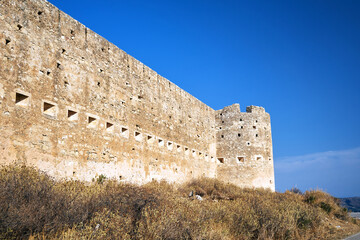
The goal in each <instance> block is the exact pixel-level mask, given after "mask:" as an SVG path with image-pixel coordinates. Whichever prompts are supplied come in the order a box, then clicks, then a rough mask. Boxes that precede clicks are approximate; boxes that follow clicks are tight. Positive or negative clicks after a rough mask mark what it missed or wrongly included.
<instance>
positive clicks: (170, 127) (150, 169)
mask: <svg viewBox="0 0 360 240" xmlns="http://www.w3.org/2000/svg"><path fill="white" fill-rule="evenodd" d="M0 11H1V18H0V42H1V43H0V44H1V45H0V46H1V47H0V54H1V55H0V56H1V64H0V66H1V71H0V83H1V85H0V93H1V105H0V108H1V117H0V124H1V127H0V128H1V132H2V134H1V143H2V145H3V146H7V147H5V148H3V149H2V150H0V158H1V161H2V162H9V161H10V160H14V159H16V161H20V162H24V163H26V164H31V165H35V166H37V167H39V168H40V169H42V170H45V171H47V172H49V173H50V174H52V175H54V176H57V177H60V178H62V177H73V178H76V179H81V180H91V179H92V178H94V177H95V176H96V175H100V174H104V175H106V176H108V177H113V178H116V179H121V180H126V181H131V182H139V183H143V182H147V181H151V180H152V179H162V178H165V179H167V180H169V181H184V180H186V179H189V178H192V177H199V176H208V177H214V176H215V167H216V164H215V161H214V159H215V155H216V146H215V142H216V139H215V127H214V126H215V119H214V112H215V111H214V110H213V109H211V108H210V107H208V106H207V105H205V104H204V103H202V102H200V101H199V100H197V99H196V98H194V97H193V96H191V95H190V94H188V93H187V92H185V91H184V90H182V89H180V88H179V87H178V86H176V85H175V84H173V83H171V82H170V81H168V80H167V79H165V78H163V77H161V76H160V75H158V74H157V73H156V72H154V71H153V70H151V69H150V68H148V67H147V66H145V65H144V64H142V63H141V62H139V61H137V60H136V59H134V58H133V57H131V56H129V55H128V54H126V53H125V52H124V51H122V50H120V49H119V48H117V47H116V46H114V45H113V44H111V43H109V42H108V41H106V40H105V39H103V38H102V37H100V36H99V35H97V34H96V33H94V32H93V31H91V30H89V29H88V28H86V27H85V26H84V25H82V24H80V23H79V22H77V21H75V20H74V19H72V18H71V17H69V16H68V15H66V14H64V13H63V12H61V11H60V10H58V9H57V8H56V7H54V6H53V5H51V4H49V3H48V2H45V1H35V0H28V1H15V0H13V1H11V0H7V1H2V4H1V8H0ZM24 96H25V97H26V96H27V97H28V98H27V99H25V100H24V101H22V102H19V103H16V101H17V100H16V98H21V97H24ZM25 103H26V104H25ZM47 108H49V109H47ZM91 121H92V122H91ZM211 157H212V159H213V161H211Z"/></svg>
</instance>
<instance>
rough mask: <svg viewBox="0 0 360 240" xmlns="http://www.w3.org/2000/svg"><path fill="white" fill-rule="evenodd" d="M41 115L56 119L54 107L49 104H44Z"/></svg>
mask: <svg viewBox="0 0 360 240" xmlns="http://www.w3.org/2000/svg"><path fill="white" fill-rule="evenodd" d="M43 113H44V114H45V115H48V116H50V117H56V105H55V104H52V103H49V102H44V103H43Z"/></svg>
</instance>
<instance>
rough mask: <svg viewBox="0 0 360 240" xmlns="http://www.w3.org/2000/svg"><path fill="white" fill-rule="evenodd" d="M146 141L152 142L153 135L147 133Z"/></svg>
mask: <svg viewBox="0 0 360 240" xmlns="http://www.w3.org/2000/svg"><path fill="white" fill-rule="evenodd" d="M146 141H147V142H148V143H152V142H154V137H153V136H151V135H147V137H146Z"/></svg>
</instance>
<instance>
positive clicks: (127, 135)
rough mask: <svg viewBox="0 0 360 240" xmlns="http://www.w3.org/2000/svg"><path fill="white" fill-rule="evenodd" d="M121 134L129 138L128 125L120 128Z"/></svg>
mask: <svg viewBox="0 0 360 240" xmlns="http://www.w3.org/2000/svg"><path fill="white" fill-rule="evenodd" d="M120 135H121V136H122V137H125V138H129V129H128V128H127V127H121V128H120Z"/></svg>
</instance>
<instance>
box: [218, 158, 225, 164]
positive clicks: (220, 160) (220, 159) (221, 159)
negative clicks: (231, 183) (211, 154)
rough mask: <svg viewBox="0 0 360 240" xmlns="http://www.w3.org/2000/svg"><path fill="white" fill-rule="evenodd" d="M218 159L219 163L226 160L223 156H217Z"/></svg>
mask: <svg viewBox="0 0 360 240" xmlns="http://www.w3.org/2000/svg"><path fill="white" fill-rule="evenodd" d="M217 160H218V163H224V162H225V159H224V158H222V157H219V158H217Z"/></svg>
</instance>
